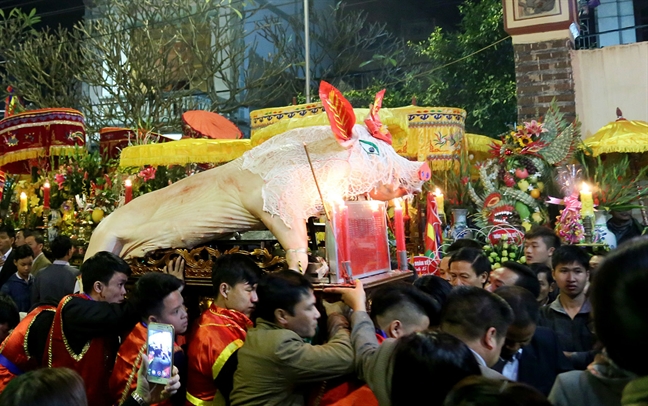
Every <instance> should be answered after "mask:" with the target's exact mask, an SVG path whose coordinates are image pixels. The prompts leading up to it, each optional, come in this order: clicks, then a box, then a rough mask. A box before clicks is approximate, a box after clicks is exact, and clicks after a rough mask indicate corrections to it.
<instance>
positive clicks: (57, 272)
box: [32, 264, 79, 303]
mask: <svg viewBox="0 0 648 406" xmlns="http://www.w3.org/2000/svg"><path fill="white" fill-rule="evenodd" d="M78 274H79V270H78V269H76V268H73V267H71V266H68V265H63V264H53V265H50V266H48V267H47V268H45V269H43V270H41V271H40V272H38V275H36V278H35V279H34V288H33V289H32V303H38V302H40V301H43V300H53V301H56V302H57V303H58V302H60V301H61V299H63V297H64V296H67V295H69V294H72V293H74V284H75V283H76V277H77V275H78Z"/></svg>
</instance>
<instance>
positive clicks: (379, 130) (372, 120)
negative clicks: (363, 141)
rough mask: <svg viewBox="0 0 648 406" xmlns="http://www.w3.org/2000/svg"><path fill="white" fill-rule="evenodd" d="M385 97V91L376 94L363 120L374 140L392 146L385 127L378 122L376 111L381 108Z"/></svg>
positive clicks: (390, 137) (389, 135)
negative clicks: (367, 114)
mask: <svg viewBox="0 0 648 406" xmlns="http://www.w3.org/2000/svg"><path fill="white" fill-rule="evenodd" d="M384 97H385V89H383V90H381V91H379V92H378V93H376V99H375V100H374V102H373V105H371V107H370V108H369V117H367V118H366V119H365V125H366V126H367V129H368V130H369V132H370V133H371V135H372V136H373V137H374V138H378V139H379V140H382V141H385V142H386V143H387V144H389V145H391V144H392V136H391V134H390V133H389V130H388V129H387V126H385V125H383V123H381V122H380V117H379V116H378V111H379V110H380V108H381V107H382V101H383V98H384Z"/></svg>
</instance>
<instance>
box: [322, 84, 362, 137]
mask: <svg viewBox="0 0 648 406" xmlns="http://www.w3.org/2000/svg"><path fill="white" fill-rule="evenodd" d="M319 96H320V100H321V101H322V105H323V106H324V110H326V115H327V116H328V119H329V123H330V124H331V129H333V134H334V135H335V138H336V139H337V140H338V142H340V143H341V142H344V141H348V140H350V139H351V133H352V132H353V126H354V125H355V113H354V112H353V107H352V106H351V103H349V101H348V100H347V99H345V98H344V96H342V93H340V91H339V90H337V89H336V88H335V87H334V86H333V85H331V84H330V83H328V82H325V81H321V82H320V87H319Z"/></svg>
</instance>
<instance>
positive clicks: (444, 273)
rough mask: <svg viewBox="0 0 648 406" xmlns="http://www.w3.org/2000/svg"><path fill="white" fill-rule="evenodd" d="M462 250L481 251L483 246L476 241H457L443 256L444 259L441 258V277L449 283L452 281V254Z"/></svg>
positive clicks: (466, 239)
mask: <svg viewBox="0 0 648 406" xmlns="http://www.w3.org/2000/svg"><path fill="white" fill-rule="evenodd" d="M462 248H475V249H478V250H481V245H479V243H478V242H477V241H475V240H470V239H468V238H460V239H458V240H455V241H454V242H453V243H452V244H450V246H449V247H448V249H447V250H446V253H445V254H444V255H443V258H441V262H440V263H439V272H438V273H439V276H440V277H441V278H443V279H445V280H447V281H448V282H450V281H451V280H452V278H451V276H450V258H452V254H454V253H455V252H457V251H459V250H460V249H462Z"/></svg>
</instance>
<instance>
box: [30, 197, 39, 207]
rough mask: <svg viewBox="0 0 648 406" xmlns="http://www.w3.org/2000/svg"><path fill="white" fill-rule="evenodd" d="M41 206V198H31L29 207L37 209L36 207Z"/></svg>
mask: <svg viewBox="0 0 648 406" xmlns="http://www.w3.org/2000/svg"><path fill="white" fill-rule="evenodd" d="M39 204H40V198H39V197H38V196H36V195H32V196H31V197H30V198H29V205H30V206H31V207H36V206H38V205H39Z"/></svg>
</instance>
